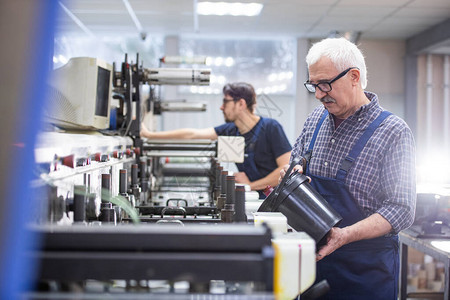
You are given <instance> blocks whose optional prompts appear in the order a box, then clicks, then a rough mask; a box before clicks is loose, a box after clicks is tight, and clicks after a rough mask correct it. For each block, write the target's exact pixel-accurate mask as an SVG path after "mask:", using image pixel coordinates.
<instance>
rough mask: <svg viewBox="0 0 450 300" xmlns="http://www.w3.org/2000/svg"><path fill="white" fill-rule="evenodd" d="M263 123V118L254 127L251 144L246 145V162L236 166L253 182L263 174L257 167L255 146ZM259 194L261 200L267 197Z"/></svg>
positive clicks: (260, 192) (261, 193)
mask: <svg viewBox="0 0 450 300" xmlns="http://www.w3.org/2000/svg"><path fill="white" fill-rule="evenodd" d="M262 123H263V118H262V117H261V119H260V120H259V122H258V123H256V126H255V127H254V129H252V131H253V135H252V137H251V139H250V142H249V143H248V144H246V145H245V158H244V162H243V163H240V164H236V166H237V167H238V169H239V171H242V172H244V173H245V174H246V175H247V177H248V179H249V180H250V181H251V182H253V181H255V180H258V179H261V178H262V176H261V173H259V171H258V168H257V167H256V162H255V145H256V141H257V140H258V136H259V134H260V132H261V128H262ZM236 135H241V134H240V133H239V130H238V131H237V133H236ZM258 192H259V198H260V199H262V198H265V197H266V196H265V195H264V193H263V192H262V191H258Z"/></svg>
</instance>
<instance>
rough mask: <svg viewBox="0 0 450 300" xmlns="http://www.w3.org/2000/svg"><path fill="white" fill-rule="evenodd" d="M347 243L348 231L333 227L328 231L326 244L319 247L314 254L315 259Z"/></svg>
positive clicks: (317, 259)
mask: <svg viewBox="0 0 450 300" xmlns="http://www.w3.org/2000/svg"><path fill="white" fill-rule="evenodd" d="M347 243H348V232H347V230H346V229H345V228H338V227H333V228H331V230H330V232H329V233H328V237H327V244H326V245H325V246H323V247H322V248H320V250H319V252H317V254H316V261H319V260H321V259H322V258H324V257H325V256H327V255H329V254H331V253H333V252H334V251H335V250H336V249H339V248H340V247H342V246H344V245H345V244H347Z"/></svg>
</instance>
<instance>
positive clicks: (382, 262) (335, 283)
mask: <svg viewBox="0 0 450 300" xmlns="http://www.w3.org/2000/svg"><path fill="white" fill-rule="evenodd" d="M390 114H391V113H389V112H387V111H383V112H382V113H381V114H380V116H378V118H377V119H375V120H374V121H373V122H372V123H371V124H370V125H369V127H368V128H367V129H366V131H365V132H364V133H363V135H362V136H361V138H360V139H359V140H358V141H357V142H356V144H355V146H354V147H353V149H352V150H351V151H350V153H349V155H347V157H346V158H345V159H344V160H343V162H342V163H341V166H340V168H339V170H338V172H337V174H336V179H334V178H326V177H321V176H315V175H311V174H310V173H309V164H308V167H307V169H306V172H305V174H306V175H308V176H309V177H311V185H312V186H313V187H314V188H315V189H316V190H317V191H318V192H319V193H320V194H321V195H322V196H323V197H324V198H325V199H326V200H327V201H328V202H329V203H330V205H331V206H332V207H333V208H334V209H335V210H336V211H338V212H339V213H340V214H341V216H342V217H343V220H342V222H341V223H340V224H339V227H341V228H342V227H345V226H349V225H352V224H354V223H356V222H358V221H360V220H362V219H364V218H365V215H364V214H363V212H362V211H361V209H360V208H359V206H358V205H357V203H356V201H355V200H354V199H353V197H352V196H351V194H350V192H349V191H348V189H347V187H346V186H345V184H344V183H345V178H346V176H347V172H348V170H349V169H350V167H351V165H352V163H353V162H354V161H355V160H356V158H357V157H358V155H359V154H360V153H361V151H362V149H363V148H364V146H365V144H366V143H367V141H368V140H369V139H370V137H371V136H372V134H373V132H374V131H375V129H377V127H378V126H379V125H380V123H381V122H382V121H383V120H384V119H385V118H386V117H388V116H389V115H390ZM327 115H328V111H325V113H324V115H323V116H322V118H321V120H320V121H319V123H318V125H317V127H316V129H315V131H314V135H313V138H312V140H311V143H310V145H309V149H308V151H307V152H306V155H305V156H306V157H307V159H308V162H309V159H310V158H311V153H312V150H313V148H314V143H315V141H316V137H317V134H318V132H319V129H320V127H321V125H322V123H323V121H324V120H325V118H326V116H327ZM374 176H375V175H374ZM398 248H399V246H398V236H397V235H395V236H390V237H384V236H383V237H378V238H374V239H370V240H361V241H357V242H353V243H350V244H347V245H344V246H343V247H341V248H339V249H337V250H336V251H335V252H333V253H331V254H330V255H328V256H326V257H325V258H323V259H322V260H320V261H318V262H317V276H316V282H319V281H321V280H323V279H326V280H327V281H328V283H329V284H330V291H329V292H328V293H327V295H325V296H324V297H322V298H320V299H333V300H336V299H343V300H344V299H345V300H352V299H355V300H362V299H364V300H371V299H379V300H391V299H392V300H394V299H397V288H398V276H399V251H398Z"/></svg>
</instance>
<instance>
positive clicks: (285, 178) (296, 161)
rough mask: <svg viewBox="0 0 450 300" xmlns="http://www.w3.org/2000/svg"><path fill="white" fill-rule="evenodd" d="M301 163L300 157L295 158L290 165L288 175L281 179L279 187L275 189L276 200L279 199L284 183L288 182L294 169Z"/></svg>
mask: <svg viewBox="0 0 450 300" xmlns="http://www.w3.org/2000/svg"><path fill="white" fill-rule="evenodd" d="M299 162H300V157H294V159H292V162H291V164H290V165H289V168H288V169H287V171H286V174H284V177H283V178H282V179H281V182H280V184H279V185H277V188H276V189H275V198H276V197H278V194H279V193H280V188H281V186H283V185H284V183H285V182H286V180H287V178H288V177H289V174H291V171H292V169H293V168H294V167H295V166H296V165H298V163H299Z"/></svg>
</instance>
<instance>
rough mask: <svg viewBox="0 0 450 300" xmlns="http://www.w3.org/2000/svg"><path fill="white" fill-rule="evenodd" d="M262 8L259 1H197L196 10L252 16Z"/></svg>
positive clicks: (216, 13)
mask: <svg viewBox="0 0 450 300" xmlns="http://www.w3.org/2000/svg"><path fill="white" fill-rule="evenodd" d="M262 8H263V5H262V4H260V3H240V2H234V3H229V2H199V3H198V5H197V12H198V14H200V15H217V16H224V15H231V16H248V17H253V16H257V15H259V14H260V13H261V10H262Z"/></svg>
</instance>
